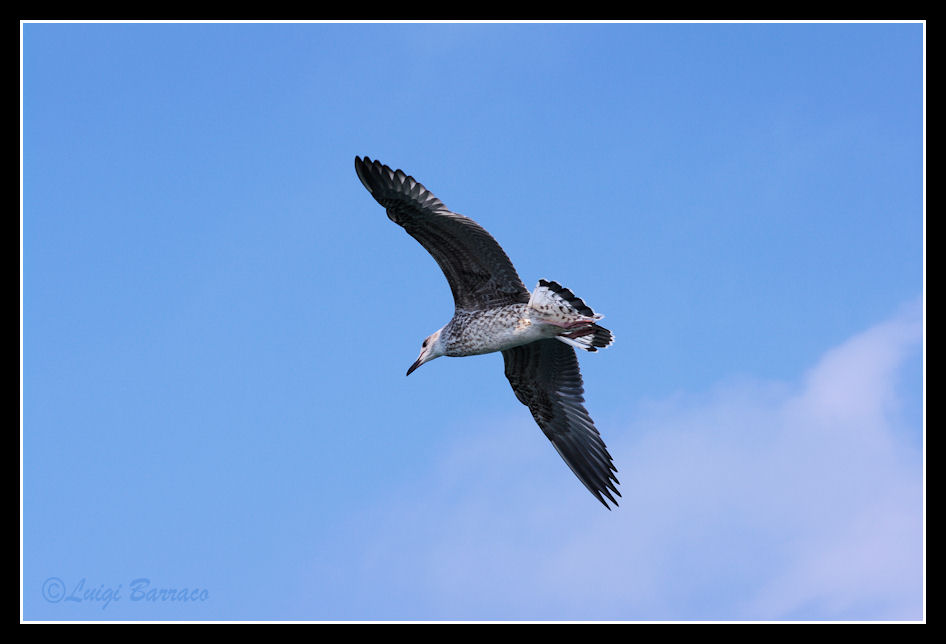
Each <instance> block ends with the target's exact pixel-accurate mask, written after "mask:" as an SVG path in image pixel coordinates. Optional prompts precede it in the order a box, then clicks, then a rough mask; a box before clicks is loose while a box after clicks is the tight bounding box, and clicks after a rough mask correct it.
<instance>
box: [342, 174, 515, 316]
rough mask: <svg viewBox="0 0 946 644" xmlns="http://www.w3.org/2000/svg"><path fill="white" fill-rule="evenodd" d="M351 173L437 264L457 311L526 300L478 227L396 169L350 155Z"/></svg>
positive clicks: (511, 270)
mask: <svg viewBox="0 0 946 644" xmlns="http://www.w3.org/2000/svg"><path fill="white" fill-rule="evenodd" d="M355 171H356V172H357V173H358V178H359V179H361V183H363V184H364V186H365V188H367V189H368V192H370V193H371V196H373V197H374V198H375V199H376V200H377V201H378V203H380V204H381V205H382V206H384V208H385V210H387V213H388V217H389V218H390V219H391V221H393V222H394V223H396V224H398V225H400V226H402V227H403V228H404V230H406V231H407V233H408V234H409V235H410V236H411V237H413V238H414V239H416V240H417V241H419V242H420V244H421V246H423V247H424V248H426V249H427V252H429V253H430V254H431V255H433V258H434V259H435V260H437V264H439V265H440V268H441V270H443V274H444V275H445V276H446V278H447V282H449V283H450V290H451V291H453V301H454V304H455V305H456V308H457V309H460V310H466V311H473V310H480V309H489V308H493V307H497V306H505V305H507V304H517V303H524V302H528V301H529V291H528V290H526V287H525V286H524V285H523V283H522V280H521V279H519V275H518V274H517V273H516V269H515V268H514V267H513V265H512V262H510V261H509V258H508V257H507V256H506V253H505V252H504V251H503V249H502V248H501V247H500V245H499V244H498V243H497V242H496V240H495V239H493V238H492V237H491V236H490V234H489V233H488V232H486V230H484V229H483V227H482V226H480V225H479V224H477V223H476V222H475V221H473V220H472V219H469V218H468V217H464V216H463V215H458V214H457V213H455V212H450V211H449V210H447V207H446V206H444V205H443V202H442V201H440V200H439V199H437V197H435V196H434V195H433V194H431V192H430V191H429V190H427V189H426V188H425V187H424V186H423V185H421V184H420V183H419V182H418V181H416V180H415V179H414V178H413V177H410V176H408V175H406V174H404V172H403V171H401V170H392V169H391V168H389V167H388V166H386V165H384V164H382V163H380V162H378V161H372V160H371V159H369V158H368V157H365V158H364V160H362V159H360V158H358V157H355Z"/></svg>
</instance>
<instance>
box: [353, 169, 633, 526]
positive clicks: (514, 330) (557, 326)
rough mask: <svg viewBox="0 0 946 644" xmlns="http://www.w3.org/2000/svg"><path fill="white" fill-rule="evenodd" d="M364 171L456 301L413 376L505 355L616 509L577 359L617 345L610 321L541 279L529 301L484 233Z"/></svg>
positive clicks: (578, 464)
mask: <svg viewBox="0 0 946 644" xmlns="http://www.w3.org/2000/svg"><path fill="white" fill-rule="evenodd" d="M355 171H356V172H357V173H358V178H359V179H361V183H362V184H364V186H365V188H367V189H368V192H370V193H371V196H372V197H374V198H375V200H377V202H378V203H380V204H381V205H382V206H384V208H385V210H386V211H387V214H388V217H389V218H390V219H391V221H393V222H394V223H396V224H398V225H399V226H401V227H403V228H404V230H406V231H407V233H408V234H409V235H410V236H411V237H413V238H414V239H416V240H417V241H418V242H420V244H421V246H423V247H424V248H425V249H427V252H429V253H430V254H431V255H433V258H434V259H435V260H436V261H437V264H439V265H440V268H441V270H443V274H444V275H445V276H446V278H447V282H448V283H449V284H450V290H451V291H452V292H453V300H454V304H455V307H456V308H455V311H454V314H453V318H452V319H451V320H450V321H449V322H447V324H446V325H444V326H443V327H442V328H440V329H439V330H438V331H434V332H433V333H432V334H431V335H430V336H428V337H427V338H426V339H425V340H424V342H423V344H422V345H421V350H420V356H419V357H418V358H417V360H416V361H415V362H414V364H412V365H411V366H410V368H409V369H408V370H407V375H410V374H411V373H412V372H413V371H414V370H415V369H417V368H418V367H420V366H421V365H423V364H425V363H427V362H430V361H431V360H433V359H434V358H439V357H440V356H452V357H459V356H471V355H479V354H483V353H492V352H494V351H501V352H502V354H503V360H504V362H505V367H506V378H508V379H509V384H511V385H512V390H513V392H514V393H515V394H516V398H518V399H519V401H520V402H522V404H524V405H525V406H527V407H528V408H529V411H531V412H532V416H533V418H535V422H536V423H538V425H539V427H540V428H541V429H542V431H543V433H544V434H545V435H546V437H548V439H549V440H550V441H551V442H552V446H553V447H555V450H556V451H557V452H558V453H559V455H560V456H561V457H562V458H563V459H564V460H565V462H566V463H567V464H568V467H570V468H571V470H572V472H574V473H575V475H576V476H577V477H578V479H579V480H580V481H581V482H582V483H583V484H584V485H585V487H586V488H588V490H589V491H590V492H591V493H592V494H593V495H594V496H595V498H597V499H598V500H599V501H601V503H603V504H604V507H606V508H608V509H609V510H610V509H611V508H610V506H609V505H608V501H610V502H611V503H613V504H614V505H615V506H616V505H617V501H615V500H614V496H613V495H617V496H621V494H620V492H618V490H617V487H616V485H617V484H618V483H619V482H618V480H617V478H616V477H615V473H616V472H617V468H615V466H614V462H613V460H612V458H611V455H610V454H609V453H608V449H607V447H606V446H605V444H604V441H603V440H601V435H600V434H598V430H597V429H596V428H595V424H594V421H592V420H591V416H589V415H588V411H587V410H586V409H585V407H584V405H582V403H583V402H584V397H583V395H582V394H583V393H584V385H583V384H582V379H581V371H580V370H579V368H578V358H577V356H576V354H575V348H578V349H583V350H585V351H597V350H598V349H599V348H604V347H607V346H609V345H610V344H611V343H612V342H613V341H614V336H613V335H612V334H611V332H610V331H609V330H607V329H605V328H604V327H602V326H600V325H599V324H597V321H598V320H600V319H601V317H602V316H601V315H598V314H597V313H595V312H594V311H593V310H592V309H591V308H590V307H588V306H587V305H586V304H585V303H584V302H583V301H582V300H581V299H579V298H578V297H576V296H575V294H574V293H572V292H571V291H570V290H568V289H567V288H564V287H563V286H561V285H560V284H558V283H557V282H553V281H550V280H545V279H540V280H539V283H538V285H537V286H536V287H535V289H534V290H533V291H532V292H531V293H530V292H529V291H528V290H527V289H526V287H525V285H524V284H523V283H522V280H521V279H519V275H518V274H517V273H516V269H515V268H514V267H513V265H512V262H511V261H509V257H507V256H506V253H505V252H504V251H503V249H502V247H500V245H499V244H498V243H497V242H496V240H495V239H493V237H492V236H491V235H490V234H489V233H488V232H486V230H485V229H484V228H483V227H482V226H480V225H479V224H477V223H476V222H475V221H473V220H472V219H469V218H468V217H464V216H463V215H460V214H457V213H455V212H451V211H450V210H448V209H447V207H446V206H444V205H443V202H442V201H440V199H438V198H437V197H435V196H434V195H433V194H432V193H431V192H430V191H429V190H427V188H425V187H424V186H423V185H421V184H420V182H418V181H417V180H415V179H414V178H413V177H411V176H408V175H407V174H405V173H404V172H403V171H402V170H392V169H391V168H389V167H388V166H386V165H384V164H382V163H380V162H378V161H372V160H371V159H369V158H368V157H365V158H364V159H360V158H359V157H355ZM612 493H613V494H612ZM605 499H607V501H606V500H605Z"/></svg>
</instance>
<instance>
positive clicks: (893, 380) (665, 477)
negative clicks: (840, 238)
mask: <svg viewBox="0 0 946 644" xmlns="http://www.w3.org/2000/svg"><path fill="white" fill-rule="evenodd" d="M920 311H921V309H920V306H919V304H918V303H916V304H914V305H911V306H909V307H907V308H906V309H904V311H903V312H901V313H900V314H899V315H897V316H896V317H894V318H893V319H891V320H889V321H886V322H884V323H882V324H878V325H877V326H875V327H873V328H871V329H869V330H867V331H865V332H863V333H861V334H859V335H857V336H855V337H853V338H851V339H850V340H848V341H847V342H845V343H843V344H842V345H841V346H839V347H837V348H835V349H832V350H830V351H828V352H827V353H826V354H825V355H824V356H823V357H822V358H821V359H820V360H819V361H818V363H817V364H816V365H814V366H813V367H812V368H811V369H810V371H809V372H808V373H807V374H806V375H805V376H804V377H803V378H802V379H801V381H800V382H798V383H793V384H792V383H764V382H756V381H751V380H742V381H738V382H728V383H723V384H721V385H719V386H718V387H716V388H715V389H714V390H713V391H711V392H708V393H704V394H701V395H679V396H676V397H673V398H671V399H668V400H663V401H657V402H650V403H647V404H641V405H639V406H638V407H637V408H636V409H635V410H633V412H632V413H631V414H629V416H628V418H627V425H626V427H627V429H626V431H625V432H623V433H621V432H616V431H613V430H614V427H613V426H612V427H611V429H610V430H609V431H608V433H607V438H608V442H609V445H610V446H611V448H612V452H613V454H614V456H615V459H616V461H617V462H618V463H619V464H620V467H621V475H620V478H621V482H622V486H621V490H622V493H623V494H624V498H623V501H622V503H621V508H620V509H618V510H616V511H614V512H607V511H606V510H604V509H603V508H602V507H600V506H599V505H598V504H597V503H596V502H594V501H593V499H591V498H590V497H589V496H588V494H587V492H585V490H584V489H583V488H581V486H580V485H578V484H577V481H574V480H572V479H571V477H570V475H569V474H568V472H567V469H566V468H564V465H563V464H562V463H560V462H558V459H557V458H555V456H554V452H552V450H551V448H548V447H547V446H545V445H544V441H545V439H544V438H543V437H542V436H541V434H540V432H538V430H537V429H536V428H535V427H534V426H532V423H531V419H530V418H529V417H528V413H527V412H525V410H524V409H523V412H524V413H522V414H519V415H517V416H515V417H514V418H504V419H497V420H496V421H495V422H493V423H488V424H487V426H486V427H484V425H483V424H482V419H480V420H479V421H478V422H477V423H476V424H472V423H471V424H470V426H469V427H460V428H456V427H454V428H453V429H454V430H455V431H456V433H457V435H461V436H462V437H463V438H462V439H459V440H457V441H456V442H455V443H454V444H453V445H452V449H451V450H449V452H448V453H446V454H445V455H444V456H443V459H442V460H441V461H440V465H439V467H438V468H437V469H435V470H434V471H432V472H427V473H423V474H421V475H419V476H418V480H417V483H416V488H412V489H410V490H405V489H398V490H396V491H394V493H392V494H391V495H390V496H387V497H386V498H385V499H384V504H385V508H384V509H383V510H382V509H379V508H376V509H375V510H373V511H372V513H371V516H370V517H369V518H367V520H366V524H373V525H383V526H386V529H383V530H378V531H377V532H376V534H375V535H374V536H373V537H372V538H370V539H369V540H370V542H371V543H370V545H369V547H368V548H367V549H366V550H367V551H368V552H370V553H371V554H370V556H369V558H368V560H366V561H365V562H362V565H361V567H360V570H361V574H363V575H366V576H368V577H372V578H373V579H372V580H371V583H372V585H373V587H375V588H377V592H378V595H377V596H374V597H371V598H363V600H365V601H367V602H368V603H370V604H372V605H374V606H375V607H376V608H378V609H379V611H380V612H382V613H385V615H386V616H388V617H392V618H393V617H397V616H400V617H403V618H414V619H422V618H429V619H920V618H922V572H923V560H922V553H923V549H922V548H923V527H922V513H923V506H922V457H921V454H920V452H919V450H918V449H917V447H916V446H917V445H918V444H919V441H917V440H915V439H916V435H917V434H918V433H919V432H920V428H919V427H909V426H906V427H905V426H904V421H903V420H902V419H903V418H904V416H903V414H902V413H901V412H902V409H901V407H902V402H901V399H900V395H899V393H898V391H899V387H900V381H901V376H902V373H901V372H902V366H903V365H904V363H905V361H906V360H907V359H908V358H910V357H912V356H915V355H916V351H917V350H918V347H919V344H920V341H921V338H922V324H921V312H920ZM599 423H600V421H599ZM612 425H613V423H612ZM911 433H912V434H911ZM911 435H912V437H913V439H914V440H912V441H911V440H908V437H910V436H911ZM408 499H409V500H408ZM394 516H397V517H398V520H386V518H385V517H388V519H391V518H393V517H394ZM406 518H407V520H405V519H406ZM391 526H397V527H396V528H390V527H391ZM392 529H393V530H394V532H392V531H391V530H392ZM406 577H409V578H410V579H411V583H410V584H405V583H403V582H404V580H405V578H406Z"/></svg>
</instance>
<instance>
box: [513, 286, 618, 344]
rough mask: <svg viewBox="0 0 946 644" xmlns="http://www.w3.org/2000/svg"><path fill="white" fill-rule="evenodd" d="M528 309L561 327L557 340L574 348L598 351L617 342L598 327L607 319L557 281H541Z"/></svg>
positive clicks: (609, 333) (612, 336) (533, 292)
mask: <svg viewBox="0 0 946 644" xmlns="http://www.w3.org/2000/svg"><path fill="white" fill-rule="evenodd" d="M529 306H530V307H531V308H532V309H534V310H535V311H536V312H537V314H538V317H539V318H540V319H542V321H543V322H547V323H549V324H552V325H555V326H557V327H561V329H562V332H561V333H560V334H559V335H557V336H556V337H557V338H558V339H559V340H561V341H562V342H564V343H566V344H570V345H572V346H573V347H576V348H578V349H584V350H585V351H597V350H598V349H601V348H604V347H607V346H610V344H611V343H612V342H614V335H613V334H612V333H611V332H610V331H609V330H607V329H606V328H604V327H603V326H600V325H598V324H595V322H596V321H597V320H600V319H601V318H602V317H604V316H602V315H599V314H597V313H595V312H594V311H593V310H591V307H589V306H588V305H587V304H585V303H584V302H583V301H582V300H581V298H579V297H577V296H576V295H575V294H574V293H572V292H571V291H570V290H568V289H567V288H565V287H564V286H562V285H561V284H559V283H558V282H552V281H549V280H539V284H538V286H536V287H535V290H534V291H532V297H531V298H530V299H529Z"/></svg>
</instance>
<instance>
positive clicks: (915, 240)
mask: <svg viewBox="0 0 946 644" xmlns="http://www.w3.org/2000/svg"><path fill="white" fill-rule="evenodd" d="M22 36H23V38H22V71H23V75H22V96H23V101H22V109H23V123H22V145H23V148H22V149H23V153H22V167H23V174H22V190H23V192H22V195H23V208H22V537H23V546H22V609H23V612H22V615H23V617H24V618H25V619H30V620H33V619H43V620H101V619H106V620H109V619H134V620H166V619H184V620H206V619H227V620H236V619H253V620H271V619H273V620H275V619H313V620H328V619H342V620H395V619H410V620H665V619H673V620H693V619H700V620H716V619H737V620H758V619H764V620H793V619H808V620H825V619H830V620H834V619H843V620H851V619H853V620H873V619H897V620H902V619H906V620H915V619H922V618H923V617H924V605H925V604H924V596H925V595H924V572H925V564H924V552H925V547H924V534H925V530H924V523H923V517H924V497H923V490H924V475H923V464H924V456H923V454H924V442H923V439H924V434H923V415H924V414H923V410H924V404H923V355H924V349H923V347H924V344H923V340H924V320H925V315H924V298H923V293H924V262H923V250H924V237H923V234H924V184H923V170H924V165H923V158H924V157H923V153H924V131H923V115H924V99H923V82H924V76H923V62H924V45H923V26H922V25H920V24H669V25H667V24H602V25H594V24H581V25H569V24H447V25H439V24H422V25H411V24H395V25H387V24H263V25H254V24H25V25H23V27H22ZM355 155H368V156H370V157H372V158H377V159H380V160H381V161H383V162H385V163H387V164H389V165H392V166H394V167H399V168H403V169H404V170H405V171H406V172H407V173H409V174H411V175H413V176H415V177H416V178H417V179H418V180H419V181H421V182H423V183H424V184H425V185H426V186H427V187H428V188H429V189H430V190H431V191H433V192H434V194H436V195H437V196H438V197H439V198H440V199H441V200H442V201H443V202H444V203H445V204H446V205H447V206H448V207H450V208H451V209H453V210H455V211H458V212H461V213H463V214H466V215H468V216H471V217H473V218H474V219H476V220H477V221H478V222H480V223H481V224H482V225H483V226H484V227H485V228H486V229H487V230H489V231H490V232H491V233H492V234H493V235H494V236H495V237H496V238H497V240H499V242H500V243H501V244H502V245H503V247H504V248H505V249H506V251H507V253H508V254H509V256H510V257H511V258H512V260H513V262H514V263H515V264H516V266H517V268H518V270H519V273H520V275H521V277H522V279H523V281H524V282H525V283H526V284H527V285H528V286H529V287H532V286H533V285H534V284H535V283H536V281H537V280H538V279H539V278H548V279H554V280H557V281H559V282H561V283H562V284H564V285H566V286H568V287H569V288H571V289H572V290H574V291H575V292H576V293H577V294H578V295H579V296H580V297H582V298H583V299H584V300H585V301H586V302H588V304H589V305H591V306H592V307H593V308H595V310H597V311H598V312H601V313H603V314H605V316H606V323H607V326H608V327H609V328H610V329H612V330H613V331H614V333H615V336H616V342H615V344H614V345H613V346H612V347H610V348H609V349H607V350H606V351H601V352H599V353H596V354H589V355H582V356H580V358H581V363H582V370H583V373H584V376H585V388H586V400H587V406H588V408H589V411H590V412H591V414H592V416H593V417H594V418H595V420H596V423H597V425H598V428H599V429H600V431H601V433H602V435H603V437H604V439H605V441H606V442H607V444H608V446H609V448H610V450H611V453H612V454H613V456H614V459H615V462H616V464H617V467H618V469H619V474H618V477H619V478H620V480H621V483H622V485H621V491H622V494H623V499H622V501H621V506H620V508H618V509H616V510H615V511H613V512H608V511H606V510H605V509H604V508H602V507H601V505H600V504H599V503H598V502H597V501H596V500H595V499H594V498H593V497H592V496H591V495H589V494H588V492H587V491H586V490H585V489H584V488H583V487H582V485H581V484H580V483H579V481H578V480H577V479H576V478H575V477H574V476H573V475H572V473H571V472H570V471H569V470H568V468H567V467H566V466H565V464H564V463H563V462H562V461H561V459H560V458H559V457H558V456H557V455H556V454H555V452H554V450H553V449H552V448H551V445H549V444H548V442H547V441H546V439H545V438H544V436H542V434H541V432H540V431H539V429H538V428H537V427H536V426H535V424H534V422H533V420H532V418H531V416H530V414H529V412H528V410H527V409H526V408H525V407H523V406H522V405H520V404H519V402H518V401H517V400H516V399H515V397H514V396H513V394H512V391H511V390H510V388H509V385H508V383H507V381H506V380H505V378H504V377H503V374H502V359H501V358H500V357H499V356H497V355H486V356H477V357H471V358H465V359H462V360H458V359H442V360H437V361H435V362H433V363H431V364H429V365H425V366H424V367H423V368H421V369H419V370H418V371H417V372H415V373H414V374H412V375H411V376H410V378H405V377H404V372H405V370H406V369H407V367H408V366H409V365H410V364H411V363H412V362H413V361H414V360H415V359H416V357H417V353H418V351H419V347H420V343H421V341H422V340H423V338H425V337H426V336H427V335H428V334H430V333H431V332H433V331H434V330H436V329H438V328H439V327H440V326H442V325H443V324H444V323H445V322H446V321H447V320H448V319H449V318H450V316H451V314H452V299H451V296H450V291H449V288H448V287H447V284H446V282H445V280H444V279H443V275H442V274H441V273H440V271H439V270H438V269H437V266H436V264H435V263H434V262H433V260H432V259H431V258H430V256H429V255H427V254H426V252H425V251H424V250H423V249H422V248H421V247H420V246H419V245H418V244H417V243H416V242H415V241H414V240H412V239H411V238H410V237H408V236H407V235H406V234H405V233H404V232H403V231H402V230H400V229H399V228H398V227H397V226H395V225H394V224H392V223H391V222H390V221H389V220H388V219H387V217H386V216H385V214H384V211H383V209H382V208H381V207H380V206H378V204H376V203H375V202H374V200H373V199H372V198H371V197H370V195H369V194H368V193H367V192H366V191H365V190H364V188H363V187H362V186H361V184H360V183H359V181H358V179H357V177H356V175H355V172H354V168H353V158H354V157H355ZM141 580H147V581H141ZM162 589H175V590H176V591H177V592H178V593H180V592H181V591H182V590H186V593H185V594H187V596H188V598H189V600H188V601H181V600H177V601H162V600H160V599H157V598H156V597H157V596H156V592H152V593H151V595H149V594H148V592H149V591H159V590H162ZM109 598H111V599H109Z"/></svg>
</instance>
